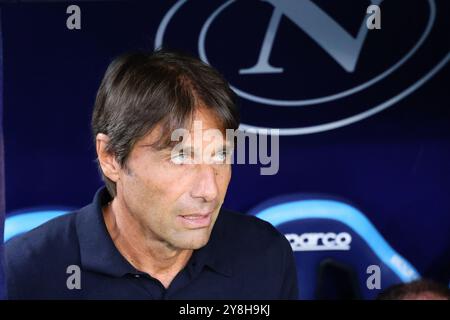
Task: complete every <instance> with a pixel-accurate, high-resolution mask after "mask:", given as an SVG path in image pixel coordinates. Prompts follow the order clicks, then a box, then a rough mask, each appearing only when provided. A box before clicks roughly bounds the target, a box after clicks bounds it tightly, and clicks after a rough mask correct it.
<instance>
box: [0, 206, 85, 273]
mask: <svg viewBox="0 0 450 320" xmlns="http://www.w3.org/2000/svg"><path fill="white" fill-rule="evenodd" d="M76 215H77V212H71V213H68V214H65V215H63V216H60V217H57V218H54V219H52V220H50V221H48V222H46V223H44V224H42V225H40V226H38V227H37V228H34V229H32V230H30V231H28V232H26V233H24V234H21V235H18V236H16V237H14V238H12V239H10V240H9V241H7V242H6V243H5V262H6V263H5V267H6V273H7V276H10V277H12V278H15V277H14V275H16V276H17V275H23V274H36V275H40V276H44V274H45V273H47V272H51V271H52V269H53V268H59V266H60V265H63V264H64V265H65V264H67V263H69V262H72V263H73V261H77V259H78V256H79V247H78V240H77V239H78V238H77V235H76V227H75V224H76Z"/></svg>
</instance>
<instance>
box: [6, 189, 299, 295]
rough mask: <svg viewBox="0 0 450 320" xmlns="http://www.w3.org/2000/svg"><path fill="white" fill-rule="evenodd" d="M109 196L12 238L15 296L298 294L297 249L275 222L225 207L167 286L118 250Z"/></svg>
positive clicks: (9, 259)
mask: <svg viewBox="0 0 450 320" xmlns="http://www.w3.org/2000/svg"><path fill="white" fill-rule="evenodd" d="M110 200H111V198H110V196H109V193H108V192H107V190H106V189H105V188H102V189H100V190H99V191H97V193H96V195H95V198H94V201H93V203H92V204H90V205H88V206H86V207H84V208H82V209H80V210H78V211H75V212H72V213H69V214H67V215H64V216H61V217H58V218H56V219H53V220H51V221H49V222H47V223H45V224H43V225H41V226H39V227H38V228H36V229H33V230H31V231H30V232H28V233H25V234H23V235H20V236H18V237H15V238H13V239H11V240H10V241H8V242H7V243H6V245H5V248H6V276H7V285H8V296H9V298H10V299H297V297H298V289H297V276H296V267H295V261H294V257H293V253H292V250H291V248H290V245H289V242H288V241H287V240H286V238H285V237H284V236H283V235H282V234H280V233H279V232H278V231H277V230H276V229H275V228H274V227H273V226H272V225H270V224H269V223H267V222H265V221H262V220H260V219H258V218H256V217H253V216H248V215H243V214H238V213H234V212H230V211H227V210H224V209H221V211H220V213H219V216H218V218H217V220H216V223H215V225H214V228H213V230H212V232H211V237H210V239H209V241H208V243H207V244H206V245H205V246H204V247H202V248H200V249H198V250H194V252H193V254H192V256H191V258H190V259H189V261H188V263H187V264H186V266H185V267H184V268H183V269H182V270H181V271H180V272H179V273H178V274H177V275H176V277H175V278H174V279H173V281H172V282H171V284H170V286H169V287H168V288H167V289H166V288H164V286H163V285H162V284H161V283H160V282H159V281H158V280H157V279H155V278H153V277H152V276H151V275H149V274H147V273H144V272H141V271H139V270H137V269H135V268H134V267H133V266H132V265H131V264H130V263H129V262H128V261H127V260H126V259H125V258H124V257H123V256H122V255H121V254H120V252H119V251H118V250H117V249H116V247H115V245H114V242H113V241H112V239H111V237H110V235H109V233H108V231H107V228H106V225H105V222H104V220H103V214H102V207H103V206H104V205H106V204H107V203H108V202H109V201H110ZM78 270H79V272H78ZM74 276H79V278H77V279H79V280H80V281H79V284H80V286H79V287H77V286H74V284H75V283H76V280H74V278H73V277H74Z"/></svg>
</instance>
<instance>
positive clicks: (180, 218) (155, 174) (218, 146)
mask: <svg viewBox="0 0 450 320" xmlns="http://www.w3.org/2000/svg"><path fill="white" fill-rule="evenodd" d="M193 120H194V121H201V125H202V128H201V131H203V132H204V131H205V130H208V129H214V128H215V129H217V128H218V125H219V124H218V123H217V121H216V120H215V119H214V117H213V116H212V114H211V113H210V111H208V110H206V109H203V108H202V109H198V111H196V112H195V114H194V119H193ZM197 123H199V122H197ZM197 128H198V127H197ZM159 130H160V127H157V128H156V129H155V130H153V131H152V132H151V133H150V134H148V135H147V136H145V137H144V138H143V139H141V140H140V141H138V142H137V143H136V144H135V146H134V147H133V150H132V151H131V153H130V155H129V157H128V159H127V164H126V168H122V169H121V171H120V173H119V180H118V181H117V182H116V189H117V200H119V201H120V202H121V205H122V206H123V207H124V208H125V209H126V210H125V212H126V213H125V214H130V215H131V216H132V218H133V219H136V221H138V223H139V225H140V226H141V229H142V230H143V231H144V233H145V234H146V236H147V237H148V238H149V239H156V240H159V241H163V242H165V243H167V244H168V245H170V246H171V247H173V248H179V249H198V248H201V247H202V246H204V245H205V244H206V243H207V242H208V240H209V237H210V234H211V230H212V228H213V226H214V223H215V221H216V219H217V216H218V214H219V210H220V207H221V206H222V203H223V201H224V198H225V194H226V191H227V188H228V184H229V182H230V178H231V165H230V164H229V163H226V161H225V160H224V161H222V160H221V159H224V154H223V149H224V147H226V146H227V145H226V140H225V137H223V139H221V141H217V139H208V138H205V137H204V135H201V138H202V143H201V150H200V149H195V148H194V142H193V140H194V139H193V135H194V128H191V129H190V130H189V132H190V133H191V137H192V139H191V141H190V142H189V141H187V142H186V143H184V141H183V146H186V149H190V150H191V151H192V152H193V153H196V154H197V155H198V153H202V154H203V157H207V158H208V160H209V161H204V162H200V163H192V161H190V160H189V159H191V160H192V157H193V156H194V155H193V153H190V152H186V151H185V152H184V153H180V154H179V153H177V154H174V153H173V152H172V151H173V149H172V148H168V149H165V150H157V149H155V148H153V147H152V146H151V145H152V144H153V143H154V142H155V141H157V139H158V138H159V134H160V131H159ZM196 130H197V129H196ZM197 131H198V130H197ZM195 133H196V134H201V132H195ZM197 146H198V144H197ZM205 150H214V152H211V154H206V153H204V151H205ZM208 153H209V152H208ZM185 160H187V161H185ZM203 160H206V159H203Z"/></svg>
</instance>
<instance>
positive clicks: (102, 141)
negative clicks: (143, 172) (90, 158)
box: [95, 133, 120, 182]
mask: <svg viewBox="0 0 450 320" xmlns="http://www.w3.org/2000/svg"><path fill="white" fill-rule="evenodd" d="M108 142H109V137H108V136H107V135H106V134H103V133H98V134H97V136H96V137H95V147H96V149H97V157H98V162H99V164H100V167H101V168H102V171H103V174H104V175H105V176H106V177H108V178H109V179H110V180H111V181H113V182H117V180H119V171H120V165H119V163H118V162H117V161H116V157H115V156H114V154H112V153H110V152H108V151H107V149H106V146H107V145H108Z"/></svg>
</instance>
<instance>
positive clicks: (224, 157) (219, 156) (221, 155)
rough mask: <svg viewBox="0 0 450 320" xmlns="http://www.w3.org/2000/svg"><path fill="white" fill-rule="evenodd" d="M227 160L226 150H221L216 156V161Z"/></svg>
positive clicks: (222, 161)
mask: <svg viewBox="0 0 450 320" xmlns="http://www.w3.org/2000/svg"><path fill="white" fill-rule="evenodd" d="M226 160H227V153H226V152H225V151H223V152H219V153H217V154H216V155H215V156H214V161H215V162H221V163H224V162H225V161H226Z"/></svg>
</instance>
